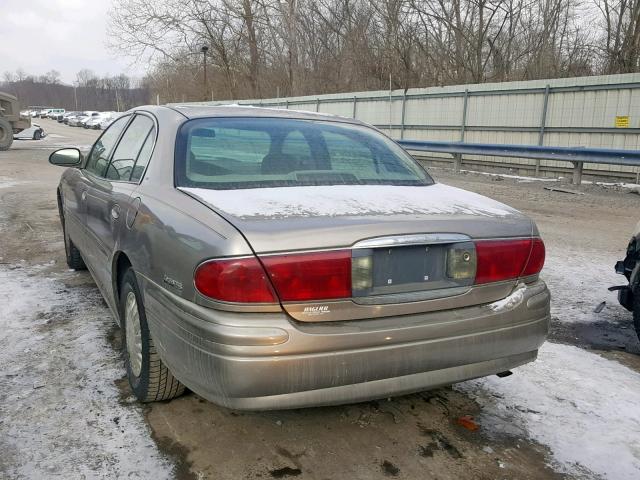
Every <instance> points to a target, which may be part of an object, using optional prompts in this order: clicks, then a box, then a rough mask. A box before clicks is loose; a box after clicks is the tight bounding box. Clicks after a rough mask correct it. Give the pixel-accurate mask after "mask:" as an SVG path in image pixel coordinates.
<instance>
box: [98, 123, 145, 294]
mask: <svg viewBox="0 0 640 480" xmlns="http://www.w3.org/2000/svg"><path fill="white" fill-rule="evenodd" d="M119 121H120V120H119ZM114 124H115V123H114ZM155 130H156V128H155V123H154V120H153V118H152V117H151V116H149V115H146V114H136V115H135V116H134V117H133V119H132V120H131V121H130V123H129V124H128V125H127V127H126V130H125V131H124V133H123V134H122V136H121V137H120V140H119V141H118V144H117V146H116V148H115V149H114V151H113V154H112V155H111V158H110V160H109V163H108V165H107V167H106V169H105V170H104V174H103V175H102V176H99V177H98V176H96V177H94V178H92V181H91V185H90V188H89V199H90V200H89V201H90V204H89V208H88V214H87V228H88V230H89V232H90V235H91V236H92V237H93V239H94V242H95V248H94V255H95V262H96V265H97V266H98V267H97V271H96V274H97V275H98V276H101V277H102V279H101V281H102V282H104V284H105V285H108V284H109V282H110V279H111V264H110V261H111V258H112V256H113V252H114V250H115V248H116V243H117V241H118V239H119V237H120V234H121V233H122V229H123V228H124V227H125V221H126V214H127V211H128V210H129V207H130V199H131V194H132V193H133V191H134V190H135V189H136V187H137V185H138V181H139V180H140V178H141V177H142V172H143V171H144V167H145V166H146V163H147V162H148V155H150V149H148V148H145V146H146V145H148V144H149V143H148V141H147V140H148V139H149V138H151V139H152V140H153V139H154V138H155ZM142 157H144V158H142ZM138 162H140V163H139V164H138V165H137V163H138Z"/></svg>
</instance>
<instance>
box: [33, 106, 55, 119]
mask: <svg viewBox="0 0 640 480" xmlns="http://www.w3.org/2000/svg"><path fill="white" fill-rule="evenodd" d="M50 110H51V109H50V108H43V109H42V110H40V111H39V112H38V114H37V115H36V116H37V117H40V118H46V117H47V114H48V113H49V111H50Z"/></svg>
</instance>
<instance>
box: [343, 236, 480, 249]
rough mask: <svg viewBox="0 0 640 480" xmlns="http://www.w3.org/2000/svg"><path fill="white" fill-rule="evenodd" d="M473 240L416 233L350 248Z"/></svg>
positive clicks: (390, 237)
mask: <svg viewBox="0 0 640 480" xmlns="http://www.w3.org/2000/svg"><path fill="white" fill-rule="evenodd" d="M472 240H473V239H472V238H471V237H470V236H468V235H465V234H462V233H416V234H407V235H388V236H384V237H374V238H369V239H366V240H360V241H359V242H356V243H354V244H353V246H352V247H351V248H352V249H360V248H393V247H406V246H410V245H437V244H443V243H458V242H468V241H472Z"/></svg>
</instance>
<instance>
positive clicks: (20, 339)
mask: <svg viewBox="0 0 640 480" xmlns="http://www.w3.org/2000/svg"><path fill="white" fill-rule="evenodd" d="M44 269H45V267H44V266H41V267H22V266H20V265H14V266H12V267H9V268H7V267H5V266H0V381H1V383H2V385H3V387H2V389H0V451H1V452H2V461H1V462H0V477H3V475H6V476H7V478H154V479H163V478H173V474H172V465H171V463H170V462H169V461H168V460H167V459H166V458H165V457H164V456H163V455H162V454H161V453H160V452H159V451H158V449H157V447H156V445H155V444H154V442H153V441H152V440H151V438H150V432H149V430H148V427H147V426H146V424H145V421H144V418H143V415H142V411H141V408H140V407H139V406H138V405H137V404H136V403H135V402H133V403H132V404H127V402H122V400H121V398H120V393H119V390H118V388H117V387H116V385H115V383H114V382H115V381H116V380H118V379H120V378H122V377H123V376H124V374H125V372H124V368H123V366H122V361H121V358H120V355H119V354H118V353H117V352H115V351H114V350H113V348H112V347H111V346H110V345H109V344H108V343H107V338H106V337H107V335H108V331H109V330H110V329H111V328H112V325H113V323H112V322H113V318H112V316H111V314H110V312H109V310H107V308H106V307H105V306H104V303H103V301H102V299H101V297H100V294H99V292H98V291H97V289H96V288H95V287H94V286H79V287H78V286H66V285H65V284H64V283H63V281H61V280H65V279H66V280H73V279H77V278H78V274H77V273H69V272H65V273H63V274H60V275H58V278H52V277H51V276H46V275H45V274H44ZM3 478H4V477H3Z"/></svg>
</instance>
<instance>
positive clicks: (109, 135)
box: [84, 116, 129, 177]
mask: <svg viewBox="0 0 640 480" xmlns="http://www.w3.org/2000/svg"><path fill="white" fill-rule="evenodd" d="M128 121H129V116H126V117H121V118H119V119H118V120H117V121H115V122H113V123H112V124H111V125H110V126H109V128H108V129H107V130H105V132H104V133H103V134H102V136H101V137H100V138H99V139H98V141H97V142H96V143H94V144H93V148H92V149H91V153H89V157H88V158H87V163H86V164H85V167H84V168H85V170H87V171H89V172H91V173H93V174H94V175H97V176H99V177H102V176H104V173H105V171H106V169H107V165H108V163H109V156H110V155H111V152H113V149H114V147H115V146H116V142H117V141H118V137H119V136H120V133H122V130H123V129H124V127H125V125H126V124H127V122H128Z"/></svg>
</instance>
